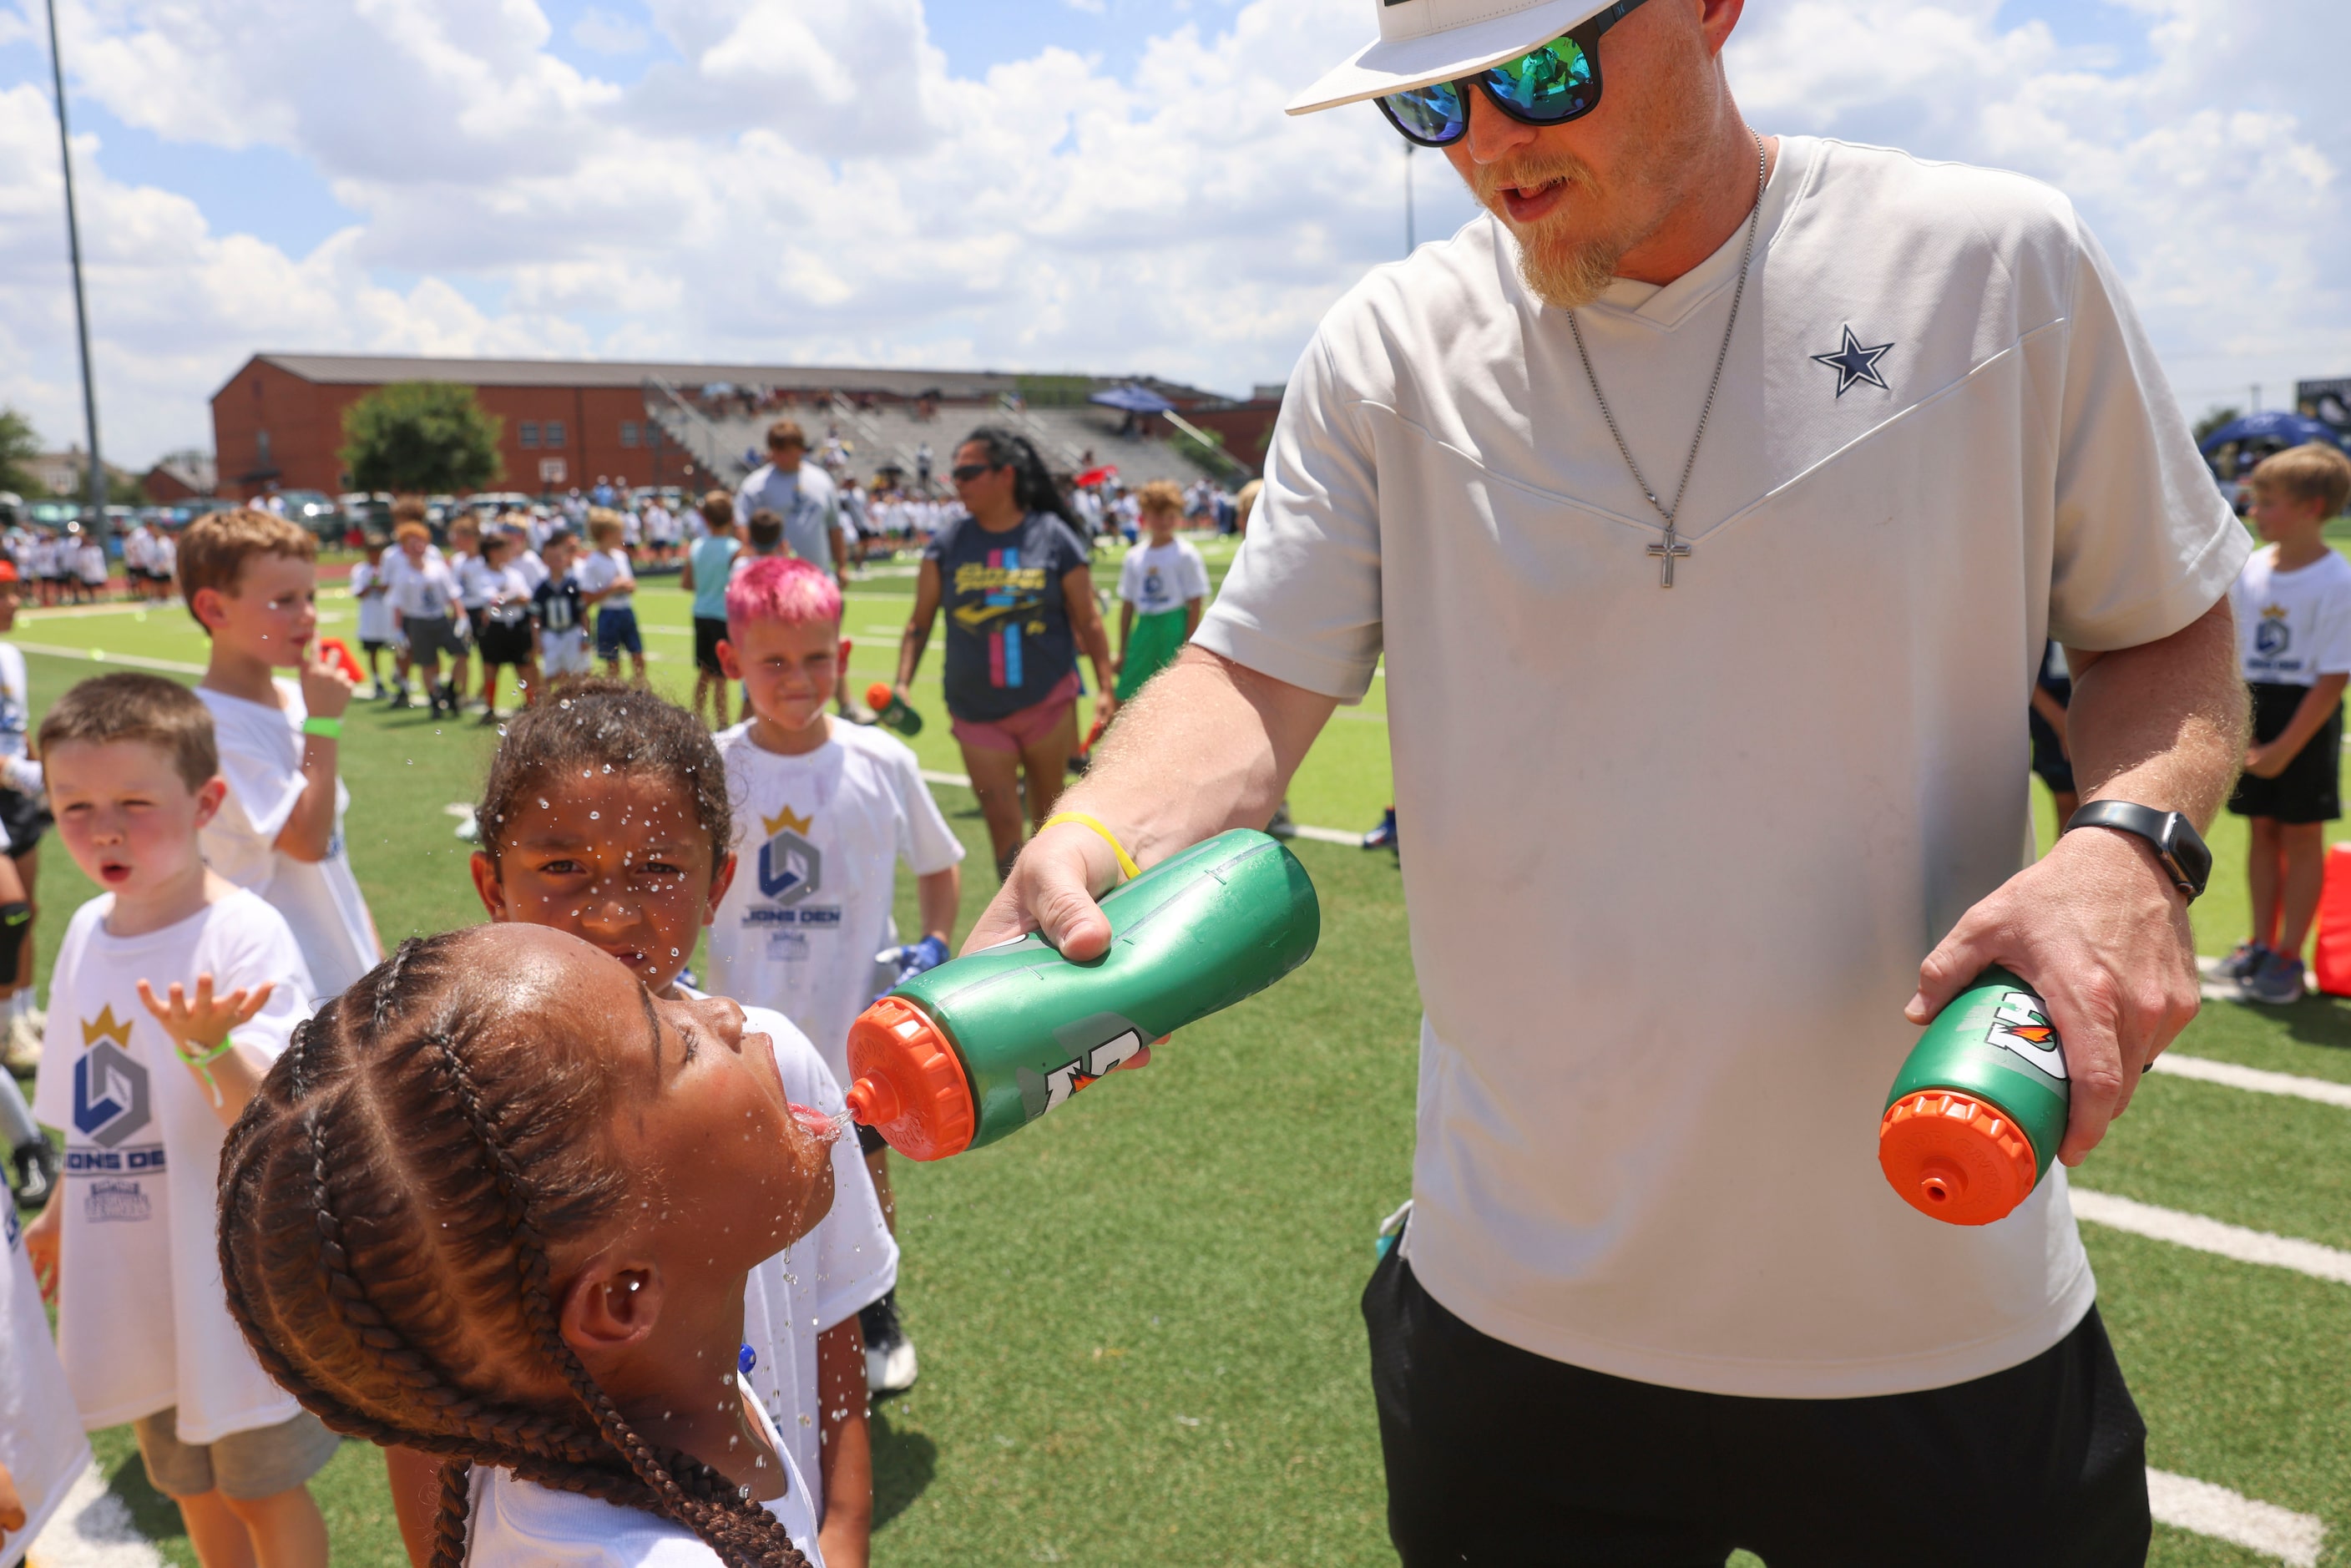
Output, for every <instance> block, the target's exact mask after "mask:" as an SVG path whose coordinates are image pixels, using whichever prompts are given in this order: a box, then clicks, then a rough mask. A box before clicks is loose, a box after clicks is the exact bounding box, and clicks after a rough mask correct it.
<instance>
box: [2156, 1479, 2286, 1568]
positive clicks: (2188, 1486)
mask: <svg viewBox="0 0 2351 1568" xmlns="http://www.w3.org/2000/svg"><path fill="white" fill-rule="evenodd" d="M2147 1501H2148V1502H2149V1503H2150V1504H2152V1505H2153V1507H2154V1509H2155V1517H2156V1518H2157V1520H2158V1521H2160V1522H2162V1523H2165V1524H2168V1525H2170V1526H2172V1527H2173V1528H2174V1529H2177V1530H2192V1531H2195V1532H2196V1533H2197V1534H2199V1535H2209V1536H2211V1537H2212V1538H2213V1539H2214V1540H2216V1541H2226V1542H2231V1544H2233V1545H2237V1546H2241V1547H2244V1548H2245V1549H2246V1550H2248V1551H2251V1552H2260V1553H2261V1554H2262V1556H2264V1557H2274V1558H2276V1559H2277V1560H2278V1561H2279V1562H2281V1563H2286V1564H2287V1565H2288V1568H2318V1549H2319V1545H2320V1543H2321V1542H2324V1541H2325V1539H2326V1524H2325V1521H2323V1520H2320V1519H2317V1518H2315V1517H2314V1516H2312V1515H2310V1514H2307V1513H2296V1512H2294V1511H2293V1510H2291V1509H2283V1508H2280V1507H2278V1505H2277V1504H2275V1503H2273V1502H2256V1501H2254V1500H2252V1498H2249V1497H2240V1496H2239V1495H2238V1494H2237V1493H2235V1492H2232V1491H2231V1490H2229V1489H2228V1488H2227V1487H2217V1486H2214V1485H2213V1484H2212V1483H2211V1482H2210V1481H2199V1480H2192V1479H2189V1478H2188V1477H2186V1476H2175V1475H2173V1474H2171V1473H2170V1472H2169V1471H2168V1470H2158V1469H2155V1468H2154V1467H2152V1466H2149V1467H2148V1469H2147Z"/></svg>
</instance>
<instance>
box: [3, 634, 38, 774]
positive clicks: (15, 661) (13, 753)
mask: <svg viewBox="0 0 2351 1568" xmlns="http://www.w3.org/2000/svg"><path fill="white" fill-rule="evenodd" d="M32 694H33V688H32V685H31V683H30V682H29V681H28V680H27V679H26V674H25V651H24V650H23V649H22V648H19V647H17V646H16V644H15V643H0V758H9V757H22V756H24V755H25V754H26V751H27V750H28V749H30V747H28V746H27V745H26V742H27V740H28V739H29V738H30V737H31V735H32V729H33V695H32Z"/></svg>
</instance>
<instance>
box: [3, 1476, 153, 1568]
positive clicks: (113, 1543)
mask: <svg viewBox="0 0 2351 1568" xmlns="http://www.w3.org/2000/svg"><path fill="white" fill-rule="evenodd" d="M26 1563H27V1564H28V1565H29V1568H162V1564H163V1558H162V1554H161V1553H160V1552H157V1551H156V1550H155V1548H154V1547H153V1546H152V1545H151V1544H149V1542H148V1540H147V1538H146V1537H145V1536H143V1535H141V1534H140V1533H139V1527H138V1526H137V1525H136V1524H133V1523H132V1522H131V1506H130V1505H129V1504H128V1503H126V1502H124V1501H123V1500H121V1499H120V1498H119V1497H117V1496H115V1495H114V1494H113V1493H112V1492H110V1491H109V1490H106V1478H105V1477H104V1476H102V1475H100V1474H99V1469H98V1466H97V1465H95V1464H92V1465H91V1466H90V1467H89V1469H86V1470H84V1471H82V1473H81V1479H78V1480H77V1481H75V1482H74V1484H73V1486H72V1487H71V1489H70V1490H68V1491H67V1493H66V1498H65V1501H64V1502H62V1503H60V1504H59V1505H58V1506H57V1512H56V1513H55V1514H54V1515H52V1516H51V1517H50V1520H49V1523H48V1528H47V1529H46V1530H44V1531H41V1534H40V1538H39V1539H38V1540H37V1541H35V1542H33V1550H32V1553H31V1555H30V1556H28V1557H27V1558H26Z"/></svg>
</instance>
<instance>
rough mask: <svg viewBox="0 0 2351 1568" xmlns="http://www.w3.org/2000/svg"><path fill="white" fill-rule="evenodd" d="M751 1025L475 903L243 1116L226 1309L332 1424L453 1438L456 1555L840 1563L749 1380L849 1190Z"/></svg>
mask: <svg viewBox="0 0 2351 1568" xmlns="http://www.w3.org/2000/svg"><path fill="white" fill-rule="evenodd" d="M757 1040H758V1037H757V1036H747V1035H746V1034H745V1032H744V1030H743V1014H742V1010H741V1009H738V1008H737V1007H735V1006H734V1005H733V1004H732V1003H728V1002H723V1001H715V1000H703V1001H673V1000H668V999H665V998H657V997H655V996H654V995H653V993H652V992H651V991H649V990H648V989H646V988H645V987H644V985H643V982H642V981H641V980H639V979H638V978H637V977H635V976H633V975H632V974H630V972H629V971H628V969H627V968H626V967H624V966H622V965H621V964H617V963H615V962H613V961H612V959H611V957H610V956H608V955H606V954H604V953H601V952H600V951H598V950H597V949H596V948H594V947H591V946H589V945H588V944H586V943H584V942H581V941H580V940H579V939H578V938H576V937H573V936H566V935H564V934H563V933H560V932H556V931H549V930H546V929H543V928H540V927H535V926H528V925H486V926H477V927H475V928H474V929H472V930H468V931H461V932H455V933H452V934H450V935H446V936H436V937H432V938H429V939H426V940H423V941H411V942H408V943H406V944H403V945H402V947H401V949H400V950H399V952H397V953H396V954H394V955H393V956H392V959H391V960H390V961H389V962H387V963H385V964H383V965H381V967H378V968H376V969H375V970H373V971H371V973H370V974H368V975H367V976H365V977H363V978H361V979H360V981H358V982H357V983H356V984H354V985H353V986H352V987H351V988H350V989H349V990H348V991H346V992H344V993H343V995H342V996H340V997H339V998H336V999H335V1000H334V1001H332V1002H330V1003H329V1004H328V1005H327V1007H325V1008H324V1009H321V1010H320V1011H319V1014H318V1015H317V1016H316V1017H315V1018H313V1019H309V1020H308V1021H307V1022H306V1023H304V1024H303V1025H301V1026H300V1027H299V1028H298V1030H296V1032H295V1035H294V1039H293V1040H292V1043H291V1044H290V1045H289V1046H288V1048H287V1051H286V1053H285V1054H284V1055H283V1056H282V1057H281V1058H280V1059H279V1060H278V1061H277V1064H276V1066H274V1067H273V1068H272V1069H271V1070H270V1072H269V1075H268V1076H267V1078H266V1079H265V1080H264V1081H263V1082H262V1084H261V1087H260V1090H259V1092H257V1093H256V1095H255V1097H254V1099H253V1100H252V1102H251V1103H249V1104H248V1105H247V1106H246V1110H245V1113H244V1114H243V1115H242V1116H240V1117H239V1118H238V1120H237V1124H236V1126H235V1129H234V1130H233V1131H232V1132H231V1134H230V1135H229V1139H228V1144H227V1146H226V1148H225V1151H224V1153H223V1156H222V1162H221V1176H220V1206H221V1218H220V1260H221V1270H222V1275H223V1279H224V1281H225V1284H226V1286H227V1295H228V1302H229V1307H230V1310H231V1312H233V1313H234V1315H235V1319H236V1322H237V1326H238V1327H239V1328H240V1329H241V1330H242V1331H243V1332H244V1334H245V1338H246V1342H247V1343H249V1344H250V1345H251V1346H252V1347H253V1350H254V1353H255V1354H256V1356H257V1357H259V1359H260V1361H261V1363H262V1365H263V1366H264V1367H265V1368H266V1370H267V1371H268V1373H269V1375H270V1376H271V1377H272V1378H274V1379H275V1380H276V1381H277V1384H278V1385H280V1386H282V1387H284V1388H285V1389H287V1391H288V1392H290V1393H292V1394H293V1395H294V1396H295V1397H296V1398H298V1399H299V1400H300V1401H301V1402H302V1404H303V1405H304V1406H306V1407H307V1408H308V1409H309V1410H310V1411H312V1412H313V1413H314V1414H316V1415H317V1416H319V1417H320V1418H321V1419H322V1420H324V1421H325V1422H326V1424H327V1425H328V1426H329V1427H332V1428H334V1429H335V1430H336V1431H339V1432H341V1433H344V1434H346V1435H348V1436H351V1437H364V1438H366V1439H368V1440H370V1441H371V1442H375V1443H379V1444H384V1445H397V1446H400V1447H403V1448H409V1449H413V1450H415V1451H417V1452H421V1453H424V1454H428V1455H431V1456H433V1457H434V1458H437V1459H440V1460H442V1461H444V1469H443V1472H442V1473H443V1487H442V1496H441V1509H440V1516H439V1520H438V1521H437V1530H436V1535H435V1540H434V1547H433V1556H432V1560H433V1563H434V1564H435V1568H458V1565H459V1564H461V1563H468V1562H470V1563H474V1564H476V1565H491V1564H499V1565H503V1564H517V1565H519V1564H522V1563H533V1564H543V1563H574V1564H600V1565H610V1568H621V1565H623V1564H630V1565H633V1564H641V1563H659V1564H664V1565H666V1564H672V1563H676V1564H684V1563H723V1564H726V1565H727V1568H747V1565H753V1564H758V1565H763V1568H804V1565H805V1564H808V1563H820V1562H821V1559H820V1556H819V1554H818V1552H817V1547H816V1526H815V1520H814V1518H813V1516H812V1514H811V1512H810V1508H809V1502H808V1489H807V1485H806V1483H805V1482H804V1480H803V1479H801V1477H800V1475H799V1472H798V1468H797V1467H796V1466H795V1465H794V1464H793V1463H792V1461H791V1458H790V1457H789V1453H788V1452H787V1451H786V1450H785V1449H784V1448H783V1446H782V1445H781V1443H780V1442H779V1440H778V1436H777V1433H776V1430H775V1428H774V1427H773V1425H772V1424H771V1423H770V1422H769V1421H768V1419H767V1417H766V1416H765V1414H764V1413H763V1412H762V1411H761V1410H760V1409H759V1408H758V1405H757V1403H756V1402H754V1401H751V1400H750V1399H748V1398H747V1396H745V1394H744V1393H743V1392H742V1391H741V1390H740V1389H739V1387H738V1386H737V1356H738V1354H739V1351H738V1347H739V1346H740V1344H741V1343H742V1331H743V1301H744V1288H745V1281H746V1280H747V1276H748V1275H749V1273H750V1270H751V1269H752V1268H753V1267H754V1266H755V1265H756V1264H758V1262H759V1261H760V1260H763V1259H765V1258H768V1257H770V1256H772V1255H773V1254H774V1253H776V1252H777V1251H778V1250H779V1249H782V1248H784V1247H786V1246H788V1245H789V1244H790V1243H791V1242H792V1241H794V1240H796V1239H799V1237H800V1236H802V1235H805V1234H806V1233H807V1232H808V1230H809V1229H810V1227H811V1226H813V1225H815V1224H816V1222H817V1221H818V1220H819V1219H820V1218H822V1217H823V1215H824V1213H825V1211H826V1209H827V1208H828V1207H830V1206H831V1202H832V1163H831V1158H830V1155H829V1154H828V1151H827V1149H826V1146H825V1144H824V1142H823V1141H822V1140H821V1139H820V1137H819V1136H818V1135H817V1134H816V1133H815V1132H814V1131H813V1130H812V1129H811V1128H810V1126H809V1125H808V1124H806V1123H805V1122H804V1121H803V1120H802V1119H801V1118H800V1117H798V1116H795V1114H794V1113H793V1112H794V1108H793V1107H792V1105H791V1104H790V1103H789V1100H788V1099H787V1097H786V1095H785V1092H784V1086H783V1082H782V1081H781V1079H780V1078H779V1077H778V1073H777V1071H776V1067H775V1059H774V1057H773V1054H772V1053H771V1052H768V1051H761V1050H758V1049H755V1046H756V1042H757ZM721 1129H739V1130H740V1131H739V1134H738V1135H735V1136H726V1135H722V1134H721V1133H720V1130H721Z"/></svg>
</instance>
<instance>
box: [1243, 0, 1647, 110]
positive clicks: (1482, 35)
mask: <svg viewBox="0 0 2351 1568" xmlns="http://www.w3.org/2000/svg"><path fill="white" fill-rule="evenodd" d="M1373 3H1374V5H1377V6H1378V7H1379V13H1380V36H1379V37H1378V38H1377V39H1376V40H1375V41H1374V42H1373V43H1370V44H1366V45H1365V46H1364V47H1363V48H1361V49H1359V50H1357V51H1356V53H1355V57H1353V59H1351V60H1349V61H1348V62H1347V63H1346V64H1345V65H1343V66H1341V67H1340V68H1338V69H1336V70H1334V71H1332V72H1331V73H1330V74H1329V75H1328V76H1325V77H1324V78H1322V80H1321V81H1318V82H1316V83H1315V84H1314V85H1313V86H1312V87H1310V88H1308V89H1306V90H1305V91H1304V92H1302V93H1300V94H1299V95H1298V96H1297V97H1296V98H1294V99H1290V107H1289V109H1288V110H1287V111H1286V112H1288V113H1290V114H1311V113H1313V112H1314V111H1315V110H1320V109H1336V108H1338V107H1339V106H1340V105H1341V104H1343V103H1361V102H1362V101H1363V100H1364V99H1367V98H1378V97H1380V96H1381V95H1382V94H1384V93H1391V92H1404V91H1405V90H1407V89H1412V88H1416V87H1426V86H1428V85H1429V84H1430V83H1431V82H1440V81H1456V80H1458V79H1459V78H1462V77H1466V76H1474V75H1476V74H1477V73H1478V72H1479V71H1482V70H1484V69H1485V68H1487V67H1489V66H1498V65H1500V64H1501V63H1502V62H1503V61H1504V60H1509V59H1516V58H1517V57H1519V56H1520V55H1523V54H1525V53H1526V52H1527V51H1528V50H1530V49H1533V48H1538V47H1541V46H1542V45H1544V44H1548V43H1550V42H1551V41H1552V39H1553V38H1556V37H1559V36H1560V35H1562V33H1568V32H1572V31H1573V30H1574V29H1575V28H1577V27H1579V26H1583V24H1584V23H1586V22H1589V21H1590V20H1592V18H1593V17H1594V16H1598V15H1600V13H1601V12H1603V11H1605V10H1607V9H1608V7H1609V6H1610V5H1613V4H1614V0H1373Z"/></svg>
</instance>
